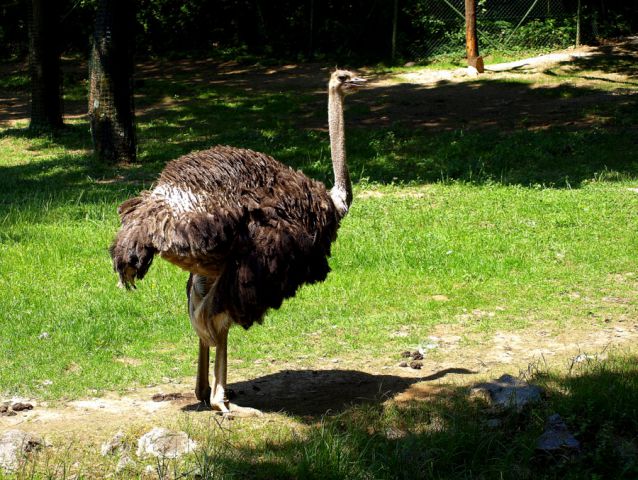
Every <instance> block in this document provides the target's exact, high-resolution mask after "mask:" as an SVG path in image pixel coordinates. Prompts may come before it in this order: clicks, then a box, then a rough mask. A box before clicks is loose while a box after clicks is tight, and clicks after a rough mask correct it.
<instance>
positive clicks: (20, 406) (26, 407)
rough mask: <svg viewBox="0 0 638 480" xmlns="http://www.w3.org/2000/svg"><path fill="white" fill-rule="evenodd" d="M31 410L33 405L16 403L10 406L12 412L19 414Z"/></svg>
mask: <svg viewBox="0 0 638 480" xmlns="http://www.w3.org/2000/svg"><path fill="white" fill-rule="evenodd" d="M32 409H33V405H32V404H30V403H22V402H16V403H14V404H13V405H11V410H13V411H14V412H21V411H23V410H32Z"/></svg>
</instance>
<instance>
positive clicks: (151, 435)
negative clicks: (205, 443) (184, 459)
mask: <svg viewBox="0 0 638 480" xmlns="http://www.w3.org/2000/svg"><path fill="white" fill-rule="evenodd" d="M196 447H197V444H196V443H195V441H193V440H191V439H190V438H188V435H186V433H184V432H173V431H170V430H168V429H166V428H159V427H156V428H154V429H153V430H151V431H150V432H148V433H146V434H144V435H142V437H141V438H140V439H139V440H138V442H137V456H138V457H140V458H141V457H144V456H147V455H152V456H155V457H162V458H177V457H181V456H182V455H184V454H186V453H189V452H192V451H193V450H194V449H195V448H196Z"/></svg>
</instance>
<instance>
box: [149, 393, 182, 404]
mask: <svg viewBox="0 0 638 480" xmlns="http://www.w3.org/2000/svg"><path fill="white" fill-rule="evenodd" d="M182 397H183V395H182V394H181V393H179V392H173V393H156V394H155V395H153V397H152V399H153V401H154V402H168V401H170V400H179V399H180V398H182Z"/></svg>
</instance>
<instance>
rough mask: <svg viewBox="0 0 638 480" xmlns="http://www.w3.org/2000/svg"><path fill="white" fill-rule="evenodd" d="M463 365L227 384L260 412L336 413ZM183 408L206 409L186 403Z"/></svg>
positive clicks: (288, 373)
mask: <svg viewBox="0 0 638 480" xmlns="http://www.w3.org/2000/svg"><path fill="white" fill-rule="evenodd" d="M474 373H476V372H473V371H471V370H467V369H465V368H447V369H444V370H440V371H438V372H435V373H433V374H431V375H427V376H423V377H401V376H396V375H373V374H370V373H366V372H361V371H358V370H283V371H281V372H277V373H273V374H270V375H265V376H263V377H258V378H255V379H252V380H246V381H241V382H235V383H233V384H229V386H228V388H229V390H230V391H231V395H229V396H230V397H231V398H230V400H231V401H232V402H233V403H237V404H238V405H241V406H242V407H251V408H256V409H258V410H261V411H262V412H264V413H266V412H270V413H274V412H280V413H287V414H290V415H296V416H302V417H315V416H319V415H323V414H326V413H330V414H336V413H340V412H342V411H344V410H345V409H347V408H348V407H350V406H352V405H356V404H363V403H381V402H383V401H385V400H387V399H389V398H392V397H394V396H395V395H397V394H399V393H402V392H404V391H406V390H407V389H409V388H410V387H411V386H412V385H414V384H415V383H419V382H426V381H432V380H437V379H440V378H443V377H445V376H446V375H450V374H463V375H467V374H474ZM182 410H184V411H206V410H207V409H202V407H201V404H199V403H195V404H189V405H185V406H184V407H182Z"/></svg>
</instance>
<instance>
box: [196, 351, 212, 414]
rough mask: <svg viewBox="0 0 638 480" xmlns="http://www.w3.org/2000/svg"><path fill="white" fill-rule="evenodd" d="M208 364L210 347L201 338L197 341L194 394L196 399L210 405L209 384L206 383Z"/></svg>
mask: <svg viewBox="0 0 638 480" xmlns="http://www.w3.org/2000/svg"><path fill="white" fill-rule="evenodd" d="M209 364H210V348H209V347H208V345H206V344H205V343H204V342H202V341H201V340H200V341H199V357H198V358H197V380H196V383H195V396H196V397H197V400H200V401H202V402H203V403H204V404H206V405H210V393H211V389H210V384H209V383H208V368H209Z"/></svg>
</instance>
